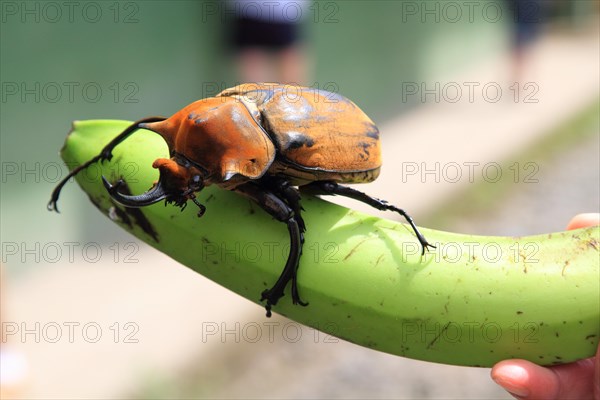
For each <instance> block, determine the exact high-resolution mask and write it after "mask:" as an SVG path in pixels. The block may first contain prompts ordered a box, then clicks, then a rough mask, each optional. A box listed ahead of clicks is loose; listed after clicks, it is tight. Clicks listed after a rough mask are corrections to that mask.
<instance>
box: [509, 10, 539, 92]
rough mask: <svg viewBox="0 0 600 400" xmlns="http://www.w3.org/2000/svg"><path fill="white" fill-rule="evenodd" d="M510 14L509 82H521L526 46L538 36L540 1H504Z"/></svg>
mask: <svg viewBox="0 0 600 400" xmlns="http://www.w3.org/2000/svg"><path fill="white" fill-rule="evenodd" d="M505 2H506V3H507V5H508V10H509V12H510V13H511V14H509V15H511V18H512V19H511V28H512V32H511V51H512V65H511V82H521V80H522V79H523V75H524V70H525V65H526V51H527V48H528V45H529V44H530V43H531V42H533V41H534V40H535V39H536V38H537V37H538V36H539V32H540V29H541V25H542V15H543V13H542V6H543V4H542V1H541V0H505Z"/></svg>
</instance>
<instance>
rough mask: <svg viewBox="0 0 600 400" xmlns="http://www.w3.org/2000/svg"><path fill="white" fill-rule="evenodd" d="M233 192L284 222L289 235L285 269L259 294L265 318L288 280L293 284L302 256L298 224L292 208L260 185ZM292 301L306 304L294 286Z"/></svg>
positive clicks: (237, 189) (281, 294)
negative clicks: (264, 302) (265, 314)
mask: <svg viewBox="0 0 600 400" xmlns="http://www.w3.org/2000/svg"><path fill="white" fill-rule="evenodd" d="M234 191H236V192H238V193H240V194H242V195H244V196H246V197H248V198H250V199H252V200H254V201H255V202H256V203H257V204H258V205H260V206H261V207H262V208H263V210H265V211H266V212H268V213H269V214H271V215H272V216H273V217H274V218H275V219H277V220H278V221H281V222H285V223H286V224H287V227H288V232H289V235H290V253H289V255H288V259H287V261H286V263H285V267H284V268H283V271H282V272H281V275H279V278H278V279H277V282H275V284H274V285H273V287H272V288H271V289H267V290H264V291H263V292H262V294H261V299H260V301H263V300H267V304H266V305H265V309H266V310H267V317H270V316H271V307H272V306H274V305H275V304H277V301H279V299H280V298H281V297H283V295H284V293H283V290H284V289H285V287H286V285H287V284H288V282H289V281H290V280H291V281H293V282H295V281H296V274H297V272H298V264H299V263H300V255H301V254H302V234H301V229H300V224H299V222H298V219H297V216H296V215H295V213H294V210H293V209H292V207H290V206H289V205H288V204H287V203H286V202H285V201H284V200H283V199H281V198H280V197H279V196H277V195H276V194H274V193H273V192H270V191H268V190H265V189H264V188H263V187H261V186H260V185H257V184H255V183H252V182H249V183H246V184H243V185H240V186H238V187H236V188H235V189H234ZM292 301H293V303H294V304H300V305H303V306H304V305H307V304H308V303H305V302H303V301H301V300H300V296H299V295H298V289H297V287H295V285H293V287H292Z"/></svg>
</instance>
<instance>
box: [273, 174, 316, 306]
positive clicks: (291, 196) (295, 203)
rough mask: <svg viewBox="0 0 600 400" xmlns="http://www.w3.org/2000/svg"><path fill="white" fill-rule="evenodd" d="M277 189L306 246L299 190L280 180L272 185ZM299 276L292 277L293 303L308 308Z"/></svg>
mask: <svg viewBox="0 0 600 400" xmlns="http://www.w3.org/2000/svg"><path fill="white" fill-rule="evenodd" d="M272 184H273V185H274V187H275V189H276V191H277V192H278V193H279V194H281V196H282V197H283V199H284V200H285V201H286V203H287V204H288V205H289V206H290V207H291V208H292V210H294V218H295V219H296V222H298V227H299V229H300V241H301V243H302V245H303V244H304V232H306V225H305V224H304V219H303V218H302V211H304V209H303V208H302V205H301V204H300V199H301V197H300V192H299V191H298V189H296V188H295V187H293V186H292V185H291V184H290V183H289V182H288V181H287V180H285V179H278V180H276V181H275V182H273V183H272ZM302 247H303V246H301V247H300V256H301V255H302ZM297 278H298V274H297V273H295V274H294V275H293V276H292V301H293V302H294V304H300V305H302V306H307V305H308V303H305V302H303V301H302V300H300V295H299V294H298V279H297Z"/></svg>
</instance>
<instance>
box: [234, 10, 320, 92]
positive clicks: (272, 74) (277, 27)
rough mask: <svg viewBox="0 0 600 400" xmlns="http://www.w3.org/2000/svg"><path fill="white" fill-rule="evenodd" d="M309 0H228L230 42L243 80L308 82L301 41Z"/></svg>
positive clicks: (286, 82) (305, 60) (285, 82)
mask: <svg viewBox="0 0 600 400" xmlns="http://www.w3.org/2000/svg"><path fill="white" fill-rule="evenodd" d="M309 5H310V1H309V0H277V1H273V0H266V1H257V0H228V1H227V2H226V3H225V6H226V7H227V8H228V10H227V12H228V13H230V12H234V13H235V17H234V21H233V29H232V38H231V40H232V45H233V49H234V51H235V57H236V61H237V66H238V69H239V71H238V76H239V77H240V79H241V81H242V82H278V83H284V84H299V85H303V84H306V83H307V75H308V72H307V70H308V60H307V55H306V50H305V48H304V45H303V41H302V40H301V36H302V35H301V33H302V32H301V30H302V23H303V21H304V20H306V18H307V15H308V13H309V9H308V7H309Z"/></svg>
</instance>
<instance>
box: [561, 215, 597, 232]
mask: <svg viewBox="0 0 600 400" xmlns="http://www.w3.org/2000/svg"><path fill="white" fill-rule="evenodd" d="M596 225H600V214H596V213H586V214H578V215H576V216H574V217H573V219H572V220H571V222H569V225H567V230H571V229H579V228H585V227H588V226H596Z"/></svg>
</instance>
